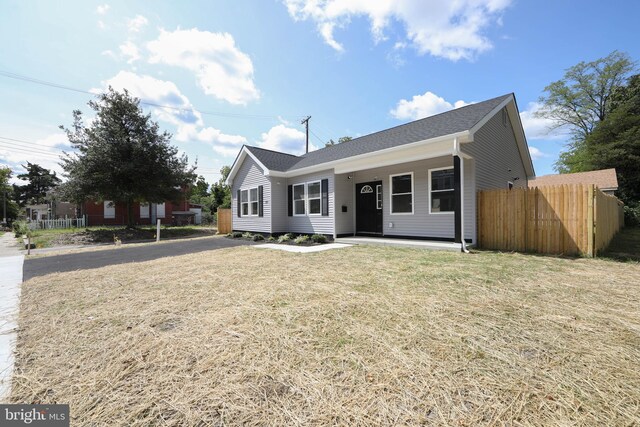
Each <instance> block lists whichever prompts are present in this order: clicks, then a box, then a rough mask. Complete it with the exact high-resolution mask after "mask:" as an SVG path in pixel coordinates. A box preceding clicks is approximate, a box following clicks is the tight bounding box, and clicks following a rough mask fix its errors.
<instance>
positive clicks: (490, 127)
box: [462, 112, 527, 190]
mask: <svg viewBox="0 0 640 427" xmlns="http://www.w3.org/2000/svg"><path fill="white" fill-rule="evenodd" d="M462 151H463V152H464V153H467V154H469V155H471V156H472V157H473V158H474V159H475V161H476V189H477V190H485V189H493V188H507V185H508V184H507V182H508V181H512V182H513V184H514V186H515V187H524V188H526V187H527V173H526V172H525V169H524V164H523V163H522V158H521V157H520V152H519V151H518V144H517V142H516V138H515V135H514V132H513V128H512V127H511V121H510V120H507V121H506V126H505V125H504V124H503V121H502V112H498V113H497V114H496V115H494V116H493V117H492V118H491V119H489V121H488V122H487V123H485V124H484V126H482V127H481V128H480V129H479V130H478V131H477V132H476V134H475V135H474V140H473V142H469V143H467V144H462ZM509 169H511V172H509ZM514 177H518V178H519V179H518V180H516V181H513V178H514Z"/></svg>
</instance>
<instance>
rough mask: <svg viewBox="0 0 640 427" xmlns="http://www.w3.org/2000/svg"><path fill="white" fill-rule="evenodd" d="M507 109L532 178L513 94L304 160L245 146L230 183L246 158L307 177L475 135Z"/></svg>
mask: <svg viewBox="0 0 640 427" xmlns="http://www.w3.org/2000/svg"><path fill="white" fill-rule="evenodd" d="M503 106H508V108H509V110H510V111H511V113H510V116H511V115H515V117H511V120H512V122H513V123H514V124H515V126H514V131H515V132H516V135H515V136H516V140H517V143H518V144H519V149H520V153H521V156H523V162H524V163H525V168H527V169H528V170H529V171H530V173H529V174H528V175H530V176H532V175H534V174H535V173H534V172H533V164H532V162H531V157H530V155H529V150H528V149H527V147H526V139H525V136H524V131H523V130H522V123H521V122H520V116H519V114H518V109H517V105H516V104H515V96H514V95H513V93H510V94H506V95H502V96H499V97H496V98H492V99H489V100H486V101H482V102H478V103H475V104H470V105H466V106H464V107H460V108H456V109H454V110H450V111H446V112H444V113H440V114H436V115H433V116H430V117H426V118H423V119H420V120H416V121H413V122H409V123H406V124H403V125H399V126H396V127H393V128H390V129H386V130H382V131H379V132H375V133H372V134H369V135H365V136H361V137H359V138H354V139H352V140H350V141H346V142H343V143H341V144H336V145H332V146H328V147H324V148H321V149H319V150H316V151H312V152H310V153H307V154H304V155H301V156H294V155H291V154H287V153H282V152H277V151H272V150H266V149H263V148H259V147H253V146H248V145H245V146H243V148H242V150H241V151H240V154H239V155H238V157H237V158H236V161H235V162H234V164H233V166H232V168H231V173H230V174H229V178H228V181H229V182H230V181H231V180H232V179H233V176H234V175H235V171H236V170H237V168H236V166H238V164H239V163H240V162H242V161H243V160H244V158H245V156H246V154H248V155H250V156H251V157H252V158H253V159H254V160H255V161H256V162H257V163H258V164H259V165H260V166H261V167H264V169H266V170H265V171H264V172H265V174H269V173H271V172H279V173H285V172H296V171H300V172H299V173H303V172H304V171H302V170H301V169H305V168H311V167H315V166H320V165H323V164H325V163H332V162H336V161H340V160H344V159H350V158H353V157H356V156H361V155H366V154H370V153H376V152H381V151H384V150H388V149H393V148H396V147H402V146H405V145H409V144H412V143H420V142H423V141H430V140H434V139H436V138H441V137H447V136H452V137H454V136H457V135H459V134H461V133H464V132H466V133H467V134H472V133H473V132H475V130H477V128H479V127H480V126H482V124H484V123H485V122H486V120H488V118H490V117H492V116H493V115H494V114H496V113H497V112H498V111H499V108H502V107H503ZM516 128H517V129H516ZM525 157H526V158H525ZM329 166H330V165H329Z"/></svg>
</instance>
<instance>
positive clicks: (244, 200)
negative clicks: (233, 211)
mask: <svg viewBox="0 0 640 427" xmlns="http://www.w3.org/2000/svg"><path fill="white" fill-rule="evenodd" d="M240 206H241V207H242V216H245V215H249V190H242V191H241V192H240Z"/></svg>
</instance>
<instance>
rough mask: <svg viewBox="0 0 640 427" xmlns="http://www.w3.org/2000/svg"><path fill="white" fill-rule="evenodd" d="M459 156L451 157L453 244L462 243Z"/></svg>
mask: <svg viewBox="0 0 640 427" xmlns="http://www.w3.org/2000/svg"><path fill="white" fill-rule="evenodd" d="M461 161H462V160H461V159H460V156H453V198H454V205H453V206H454V207H453V212H454V222H455V226H454V227H455V232H454V242H455V243H462V200H461V199H462V197H461V196H462V193H461V183H462V176H461V168H460V162H461Z"/></svg>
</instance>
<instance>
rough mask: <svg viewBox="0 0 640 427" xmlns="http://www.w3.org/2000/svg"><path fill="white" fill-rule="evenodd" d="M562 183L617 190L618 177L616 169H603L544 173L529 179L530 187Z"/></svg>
mask: <svg viewBox="0 0 640 427" xmlns="http://www.w3.org/2000/svg"><path fill="white" fill-rule="evenodd" d="M562 184H595V185H596V186H598V188H599V189H601V190H617V189H618V177H617V176H616V170H615V169H602V170H599V171H591V172H577V173H563V174H558V175H544V176H539V177H536V178H535V179H530V180H529V187H530V188H533V187H548V186H550V185H562Z"/></svg>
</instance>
